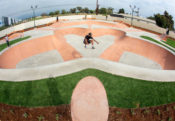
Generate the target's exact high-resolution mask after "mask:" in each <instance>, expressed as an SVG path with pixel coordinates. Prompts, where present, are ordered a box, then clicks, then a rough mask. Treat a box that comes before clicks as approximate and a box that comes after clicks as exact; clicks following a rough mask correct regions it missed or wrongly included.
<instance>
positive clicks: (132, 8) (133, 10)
mask: <svg viewBox="0 0 175 121" xmlns="http://www.w3.org/2000/svg"><path fill="white" fill-rule="evenodd" d="M129 7H130V8H131V11H132V13H131V14H132V18H131V26H132V25H133V15H134V12H135V13H137V12H138V11H139V8H138V11H135V9H136V6H135V5H134V7H133V6H131V5H130V6H129Z"/></svg>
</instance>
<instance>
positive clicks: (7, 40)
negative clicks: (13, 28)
mask: <svg viewBox="0 0 175 121" xmlns="http://www.w3.org/2000/svg"><path fill="white" fill-rule="evenodd" d="M5 41H6V43H7V46H8V47H10V43H9V38H8V35H7V34H6V37H5Z"/></svg>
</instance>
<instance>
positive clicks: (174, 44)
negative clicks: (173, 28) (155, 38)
mask: <svg viewBox="0 0 175 121" xmlns="http://www.w3.org/2000/svg"><path fill="white" fill-rule="evenodd" d="M164 42H165V43H166V44H168V45H170V46H171V47H173V48H175V41H174V40H172V39H170V38H168V39H167V41H164Z"/></svg>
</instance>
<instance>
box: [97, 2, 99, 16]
mask: <svg viewBox="0 0 175 121" xmlns="http://www.w3.org/2000/svg"><path fill="white" fill-rule="evenodd" d="M98 10H99V4H98V0H97V3H96V15H98Z"/></svg>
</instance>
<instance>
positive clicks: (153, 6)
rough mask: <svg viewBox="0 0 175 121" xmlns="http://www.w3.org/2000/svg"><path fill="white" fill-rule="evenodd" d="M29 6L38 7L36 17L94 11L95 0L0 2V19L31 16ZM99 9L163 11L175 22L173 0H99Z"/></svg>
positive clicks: (141, 11) (153, 12)
mask: <svg viewBox="0 0 175 121" xmlns="http://www.w3.org/2000/svg"><path fill="white" fill-rule="evenodd" d="M31 5H33V6H34V5H38V9H37V11H36V14H37V15H40V14H41V13H43V12H46V13H47V12H50V11H55V10H61V9H69V8H73V7H76V6H81V7H89V8H91V9H95V7H96V0H0V6H1V7H0V18H1V17H2V16H9V17H15V18H24V17H27V16H29V15H32V10H31ZM99 5H100V7H113V8H114V10H115V11H118V10H119V9H120V8H124V9H125V11H126V13H131V9H130V7H129V5H132V6H134V5H136V7H137V8H140V15H141V16H143V17H148V16H152V15H154V14H155V13H161V14H162V13H163V12H164V11H165V10H167V11H168V13H169V14H171V15H172V16H173V18H174V20H175V0H99Z"/></svg>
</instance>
